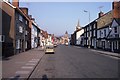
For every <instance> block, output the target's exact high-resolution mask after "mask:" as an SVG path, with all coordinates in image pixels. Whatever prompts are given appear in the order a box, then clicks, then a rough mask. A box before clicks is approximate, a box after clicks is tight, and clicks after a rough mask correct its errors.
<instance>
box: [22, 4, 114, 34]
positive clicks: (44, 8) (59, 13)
mask: <svg viewBox="0 0 120 80" xmlns="http://www.w3.org/2000/svg"><path fill="white" fill-rule="evenodd" d="M100 6H103V7H102V8H101V11H103V12H104V13H106V12H109V11H110V10H111V9H112V3H111V2H21V3H20V7H28V9H29V14H30V15H32V16H33V17H34V18H35V21H36V23H37V24H38V25H39V27H40V28H41V29H43V30H45V31H47V32H48V33H49V34H55V35H56V36H60V35H63V34H64V33H65V32H66V31H67V32H68V33H69V34H72V33H73V32H74V31H75V28H76V25H77V23H78V20H79V22H80V26H81V27H84V26H85V25H87V24H88V23H89V14H88V13H85V12H84V10H86V11H89V12H90V20H91V21H92V20H94V19H96V18H98V13H99V12H100V9H99V7H100Z"/></svg>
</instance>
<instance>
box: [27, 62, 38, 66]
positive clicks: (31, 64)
mask: <svg viewBox="0 0 120 80" xmlns="http://www.w3.org/2000/svg"><path fill="white" fill-rule="evenodd" d="M26 65H29V66H34V65H36V64H33V63H27V64H26Z"/></svg>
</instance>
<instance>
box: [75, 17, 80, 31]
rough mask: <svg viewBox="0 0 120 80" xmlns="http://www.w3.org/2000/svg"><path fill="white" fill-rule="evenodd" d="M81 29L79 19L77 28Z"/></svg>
mask: <svg viewBox="0 0 120 80" xmlns="http://www.w3.org/2000/svg"><path fill="white" fill-rule="evenodd" d="M78 29H80V23H79V19H78V23H77V26H76V30H78Z"/></svg>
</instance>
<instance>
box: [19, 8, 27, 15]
mask: <svg viewBox="0 0 120 80" xmlns="http://www.w3.org/2000/svg"><path fill="white" fill-rule="evenodd" d="M20 9H21V10H22V11H23V12H24V13H25V14H26V15H28V8H20Z"/></svg>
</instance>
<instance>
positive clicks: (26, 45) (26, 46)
mask: <svg viewBox="0 0 120 80" xmlns="http://www.w3.org/2000/svg"><path fill="white" fill-rule="evenodd" d="M25 48H26V49H27V41H26V42H25Z"/></svg>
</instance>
